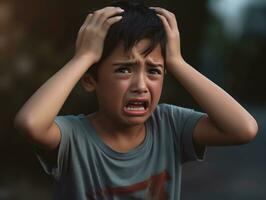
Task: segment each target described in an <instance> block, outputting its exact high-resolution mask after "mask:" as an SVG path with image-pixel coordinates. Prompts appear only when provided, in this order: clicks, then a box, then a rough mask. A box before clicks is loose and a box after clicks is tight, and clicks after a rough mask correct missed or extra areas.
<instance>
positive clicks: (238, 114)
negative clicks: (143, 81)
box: [171, 61, 257, 133]
mask: <svg viewBox="0 0 266 200" xmlns="http://www.w3.org/2000/svg"><path fill="white" fill-rule="evenodd" d="M171 69H172V70H171V73H172V74H173V75H174V77H175V78H176V79H177V80H178V81H179V82H180V83H181V84H182V85H183V87H184V88H185V89H186V90H187V91H188V92H189V93H190V94H191V95H192V97H193V98H194V99H195V100H196V102H197V103H198V104H199V105H200V106H201V108H202V109H203V110H204V111H205V112H206V113H207V114H208V115H209V117H210V119H211V120H212V121H213V122H214V124H215V125H216V126H217V128H219V129H220V130H222V131H223V132H225V133H239V132H247V130H248V131H249V130H250V129H254V128H256V127H257V124H256V121H255V120H254V118H253V117H252V116H251V115H250V114H249V113H248V112H247V111H246V110H245V109H244V108H243V107H242V106H241V105H240V104H239V103H238V102H237V101H236V100H235V99H234V98H232V97H231V96H230V95H229V94H228V93H226V92H225V91H224V90H223V89H222V88H220V87H219V86H218V85H216V84H215V83H213V82H212V81H210V80H209V79H208V78H206V77H205V76H203V75H202V74H201V73H199V72H198V71H197V70H195V69H194V68H193V67H191V66H190V65H189V64H187V63H186V62H184V61H181V62H179V63H178V64H176V66H175V67H172V68H171ZM250 131H253V130H250Z"/></svg>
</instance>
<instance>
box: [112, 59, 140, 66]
mask: <svg viewBox="0 0 266 200" xmlns="http://www.w3.org/2000/svg"><path fill="white" fill-rule="evenodd" d="M137 64H138V62H137V61H136V60H127V61H117V62H114V63H113V64H112V65H126V66H131V65H137Z"/></svg>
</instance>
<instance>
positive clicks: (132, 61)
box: [112, 60, 164, 68]
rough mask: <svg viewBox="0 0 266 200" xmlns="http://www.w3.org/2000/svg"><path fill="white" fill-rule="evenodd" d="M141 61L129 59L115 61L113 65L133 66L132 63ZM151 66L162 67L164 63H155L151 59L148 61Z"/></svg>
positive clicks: (135, 63)
mask: <svg viewBox="0 0 266 200" xmlns="http://www.w3.org/2000/svg"><path fill="white" fill-rule="evenodd" d="M138 63H139V62H138V61H136V60H127V61H117V62H114V63H113V64H112V65H125V66H132V65H137V64H138ZM146 63H147V64H148V65H150V66H155V67H161V68H164V66H163V64H161V63H154V62H151V61H147V62H146Z"/></svg>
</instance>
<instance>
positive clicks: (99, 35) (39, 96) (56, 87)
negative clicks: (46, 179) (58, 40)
mask: <svg viewBox="0 0 266 200" xmlns="http://www.w3.org/2000/svg"><path fill="white" fill-rule="evenodd" d="M121 12H122V9H120V8H115V7H106V8H103V9H101V10H98V11H96V12H94V13H93V14H89V15H88V17H87V18H86V20H85V22H84V24H83V25H82V27H81V28H80V31H79V34H78V37H77V41H76V53H75V55H74V57H73V58H72V59H71V60H70V61H69V62H68V63H67V64H66V65H65V66H64V67H63V68H61V69H60V70H59V71H58V72H57V73H55V74H54V75H53V76H52V77H51V78H50V79H49V80H47V81H46V82H45V83H44V84H43V85H42V86H41V87H40V88H39V89H38V90H37V91H36V92H35V93H34V94H33V95H32V96H31V97H30V99H29V100H28V101H27V102H26V103H25V104H24V105H23V106H22V108H21V109H20V110H19V112H18V113H17V115H16V117H15V120H14V125H15V127H16V128H17V129H18V130H20V131H21V132H22V133H23V134H24V135H25V136H26V137H27V138H29V139H30V141H31V142H33V143H35V144H37V145H39V146H40V147H43V148H46V149H55V148H56V147H57V146H58V144H59V142H60V138H61V136H60V130H59V128H58V127H57V126H56V124H55V123H54V119H55V117H56V115H57V114H58V112H59V110H60V109H61V107H62V106H63V104H64V102H65V100H66V98H67V97H68V95H69V94H70V92H71V90H72V89H73V88H74V86H75V85H76V83H77V82H78V81H79V79H80V78H81V77H82V75H83V74H84V73H85V72H86V71H87V70H88V68H89V67H90V66H91V65H92V64H94V63H96V62H97V61H98V60H99V59H100V57H101V54H102V50H103V44H104V38H105V36H106V34H107V31H108V29H109V27H110V26H111V25H112V24H113V23H115V22H117V21H119V20H120V19H121V17H120V16H116V17H112V16H114V15H116V14H119V13H121Z"/></svg>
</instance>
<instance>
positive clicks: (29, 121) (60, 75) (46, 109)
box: [15, 57, 92, 131]
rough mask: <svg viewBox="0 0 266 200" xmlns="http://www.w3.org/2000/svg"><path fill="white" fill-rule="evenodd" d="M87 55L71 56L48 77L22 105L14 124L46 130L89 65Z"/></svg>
mask: <svg viewBox="0 0 266 200" xmlns="http://www.w3.org/2000/svg"><path fill="white" fill-rule="evenodd" d="M91 64H92V63H91V61H90V59H88V57H86V58H85V57H84V58H73V59H72V60H70V61H69V62H68V63H67V64H66V65H65V66H64V67H63V68H62V69H60V70H59V71H58V72H57V73H56V74H54V75H53V76H52V77H51V78H50V79H48V80H47V81H46V82H45V83H44V84H43V85H42V86H41V87H40V88H39V89H38V90H37V91H36V92H35V93H34V94H33V95H32V96H31V97H30V99H29V100H28V101H27V102H26V103H25V104H24V105H23V107H22V108H21V109H20V111H19V112H18V114H17V116H16V119H15V124H17V125H20V126H24V125H25V126H28V127H31V128H33V129H34V127H36V129H37V127H38V130H40V131H41V130H47V129H48V128H49V127H50V126H51V124H52V122H53V120H54V118H55V116H56V115H57V114H58V112H59V111H60V109H61V107H62V106H63V104H64V102H65V101H66V99H67V97H68V95H69V94H70V92H71V90H72V89H73V87H74V86H75V85H76V83H77V82H78V81H79V79H80V78H81V76H82V75H83V74H84V73H85V72H86V70H87V69H88V68H89V66H90V65H91Z"/></svg>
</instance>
